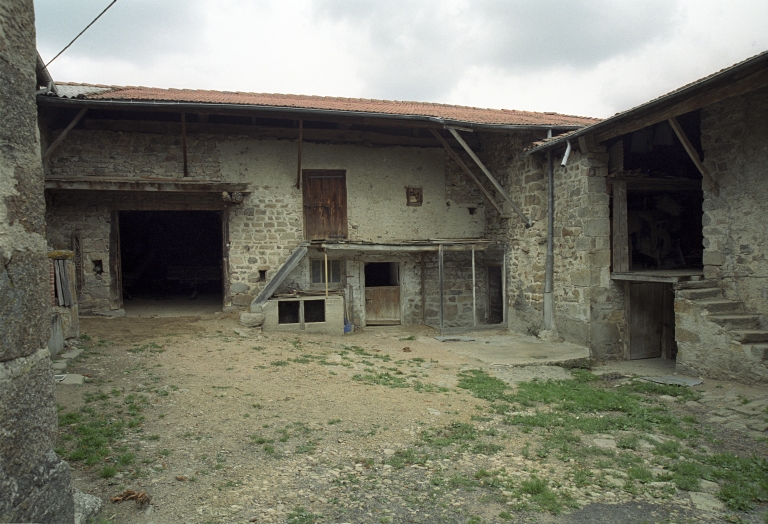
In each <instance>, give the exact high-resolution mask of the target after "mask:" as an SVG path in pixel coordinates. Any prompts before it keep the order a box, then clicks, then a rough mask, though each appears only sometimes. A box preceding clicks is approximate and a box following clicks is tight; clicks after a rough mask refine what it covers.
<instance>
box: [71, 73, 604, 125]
mask: <svg viewBox="0 0 768 524" xmlns="http://www.w3.org/2000/svg"><path fill="white" fill-rule="evenodd" d="M57 86H61V88H65V89H64V90H63V93H62V94H61V95H60V96H65V97H69V98H79V99H86V100H116V101H117V100H119V101H127V100H135V101H164V102H187V103H198V104H228V105H243V106H263V107H270V108H280V107H284V108H291V109H309V110H326V111H348V112H350V113H367V114H371V113H375V114H380V115H412V116H422V117H434V118H440V119H445V120H451V121H458V122H467V123H476V124H486V125H509V126H516V125H521V126H529V125H533V126H539V125H540V126H568V127H570V126H579V127H581V126H587V125H590V124H594V123H596V122H599V121H600V119H598V118H589V117H581V116H571V115H561V114H559V113H539V112H533V111H516V110H512V109H481V108H477V107H466V106H454V105H447V104H431V103H426V102H400V101H392V100H369V99H365V98H339V97H327V96H306V95H281V94H272V93H247V92H240V91H238V92H232V91H206V90H198V89H158V88H152V87H131V86H104V85H91V84H72V83H57ZM67 87H69V88H70V90H71V91H72V93H73V94H74V93H75V92H76V93H77V94H74V96H71V95H68V94H66V93H67V91H66V88H67ZM86 88H97V89H98V90H96V89H94V90H93V91H90V92H89V91H88V89H86Z"/></svg>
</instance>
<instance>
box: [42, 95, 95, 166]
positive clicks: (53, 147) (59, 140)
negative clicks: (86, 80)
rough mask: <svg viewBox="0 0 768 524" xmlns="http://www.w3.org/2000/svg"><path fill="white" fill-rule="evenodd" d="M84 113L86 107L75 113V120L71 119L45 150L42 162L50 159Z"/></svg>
mask: <svg viewBox="0 0 768 524" xmlns="http://www.w3.org/2000/svg"><path fill="white" fill-rule="evenodd" d="M86 111H88V108H87V107H84V108H82V109H81V110H80V112H79V113H77V115H76V116H75V118H73V119H72V121H71V122H70V123H69V125H68V126H67V127H65V128H64V130H63V131H62V132H61V133H60V134H59V136H57V137H56V140H54V141H53V143H52V144H51V145H50V146H48V149H46V150H45V153H44V154H43V162H45V161H46V160H48V159H49V158H51V155H52V154H53V152H54V151H55V150H56V148H57V147H59V145H60V144H61V143H62V142H63V141H64V139H65V138H66V137H67V133H69V132H70V131H71V130H72V128H73V127H75V126H76V125H77V123H78V122H79V121H80V119H81V118H83V116H84V115H85V113H86Z"/></svg>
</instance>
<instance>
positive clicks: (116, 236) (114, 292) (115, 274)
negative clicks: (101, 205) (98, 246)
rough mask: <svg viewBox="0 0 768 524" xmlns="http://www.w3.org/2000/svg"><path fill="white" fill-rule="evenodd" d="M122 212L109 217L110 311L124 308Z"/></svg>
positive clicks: (116, 211)
mask: <svg viewBox="0 0 768 524" xmlns="http://www.w3.org/2000/svg"><path fill="white" fill-rule="evenodd" d="M120 262H121V261H120V211H118V210H117V209H113V210H112V211H111V213H110V217H109V309H111V310H113V311H114V310H118V309H122V308H123V281H122V280H123V279H122V268H121V265H120Z"/></svg>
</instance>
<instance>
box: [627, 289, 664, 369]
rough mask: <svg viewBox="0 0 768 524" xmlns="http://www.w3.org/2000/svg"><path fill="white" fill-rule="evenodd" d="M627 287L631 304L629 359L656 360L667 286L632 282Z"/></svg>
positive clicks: (659, 345)
mask: <svg viewBox="0 0 768 524" xmlns="http://www.w3.org/2000/svg"><path fill="white" fill-rule="evenodd" d="M629 286H630V302H631V303H632V317H631V318H630V324H631V338H630V349H629V352H630V358H631V359H632V360H636V359H642V358H658V357H660V356H661V332H662V312H663V302H664V291H665V289H666V286H667V284H660V283H655V282H647V283H646V282H643V283H634V282H633V283H631V284H630V285H629Z"/></svg>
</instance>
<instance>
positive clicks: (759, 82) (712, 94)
mask: <svg viewBox="0 0 768 524" xmlns="http://www.w3.org/2000/svg"><path fill="white" fill-rule="evenodd" d="M765 86H768V69H762V70H760V71H758V72H756V73H752V74H750V75H748V76H746V77H744V78H742V79H740V80H737V81H735V82H732V83H729V84H728V85H725V86H722V87H718V88H714V89H710V90H708V91H704V92H703V93H700V94H698V95H694V96H691V97H690V98H686V99H685V100H682V101H680V102H678V103H675V104H673V105H671V106H670V105H664V106H662V107H660V108H657V109H655V110H653V111H651V112H650V113H646V114H643V115H639V116H636V117H634V118H632V119H630V120H628V121H626V122H624V123H621V124H618V125H616V126H612V127H610V128H609V129H606V130H605V131H602V132H598V133H596V135H595V140H596V141H597V142H604V141H606V140H610V139H611V138H614V137H617V136H620V135H624V134H627V133H631V132H633V131H637V130H638V129H642V128H644V127H648V126H650V125H653V124H658V123H659V122H663V121H664V120H669V119H670V118H674V117H677V116H680V115H683V114H685V113H689V112H691V111H694V110H696V109H701V108H702V107H704V106H707V105H709V104H713V103H715V102H719V101H721V100H726V99H728V98H732V97H735V96H739V95H743V94H745V93H749V92H750V91H754V90H755V89H760V88H762V87H765Z"/></svg>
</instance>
